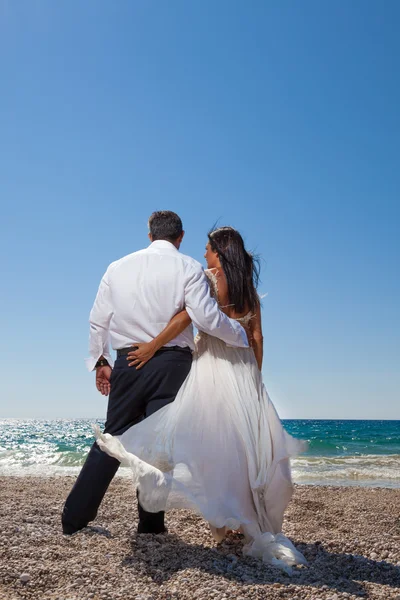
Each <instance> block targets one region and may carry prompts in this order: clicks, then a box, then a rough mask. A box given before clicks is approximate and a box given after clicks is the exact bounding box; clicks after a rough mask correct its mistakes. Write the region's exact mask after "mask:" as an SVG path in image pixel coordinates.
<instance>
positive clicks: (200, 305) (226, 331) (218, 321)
mask: <svg viewBox="0 0 400 600" xmlns="http://www.w3.org/2000/svg"><path fill="white" fill-rule="evenodd" d="M185 308H186V310H187V312H188V315H189V317H190V318H191V319H192V321H193V323H194V324H195V325H196V327H197V329H199V330H200V331H204V332H205V333H208V334H210V335H213V336H214V337H218V338H220V339H221V340H222V341H224V342H225V343H226V344H228V345H229V346H236V347H239V348H248V347H249V344H248V341H247V335H246V332H245V330H244V329H243V327H242V326H241V325H240V324H239V323H238V322H237V321H235V320H234V319H230V318H229V317H227V316H226V315H225V314H224V313H223V312H222V311H221V310H220V309H219V307H218V304H217V302H216V301H215V300H214V298H212V296H211V293H210V286H209V284H208V281H207V277H206V275H205V273H204V271H203V269H202V268H201V267H200V265H199V266H197V265H193V266H191V269H190V272H189V275H188V279H187V282H186V286H185Z"/></svg>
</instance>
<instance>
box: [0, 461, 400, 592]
mask: <svg viewBox="0 0 400 600" xmlns="http://www.w3.org/2000/svg"><path fill="white" fill-rule="evenodd" d="M82 466H83V463H82V465H79V466H73V467H65V466H57V465H32V466H31V467H16V468H15V470H13V469H12V468H7V469H1V468H0V480H1V479H2V478H8V477H9V478H15V479H22V480H23V479H36V478H37V479H45V480H46V479H52V478H54V479H63V478H67V479H74V478H76V477H77V475H78V474H79V472H80V470H81V468H82ZM292 470H293V467H292ZM130 474H131V471H130V469H129V467H120V468H119V470H118V471H117V473H116V475H115V477H116V478H117V479H123V480H129V477H130ZM293 483H294V486H299V487H310V488H313V487H328V488H361V489H391V490H400V481H391V480H387V479H385V478H382V479H381V480H379V479H374V480H371V479H365V480H363V478H361V477H353V478H351V477H350V476H349V477H348V478H347V479H345V478H342V479H335V478H334V477H332V478H322V479H317V478H314V479H312V478H307V477H306V476H305V475H303V476H302V477H301V478H299V477H296V476H294V477H293ZM399 600H400V599H399Z"/></svg>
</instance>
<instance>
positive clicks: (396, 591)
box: [0, 475, 400, 600]
mask: <svg viewBox="0 0 400 600" xmlns="http://www.w3.org/2000/svg"><path fill="white" fill-rule="evenodd" d="M73 478H74V476H72V475H71V476H65V477H46V478H45V477H36V478H35V477H9V476H0V489H1V494H0V599H1V600H21V599H28V598H29V599H32V600H36V599H37V600H59V599H62V600H65V599H68V600H89V599H91V600H118V599H120V598H121V599H122V598H124V600H125V599H126V600H128V599H129V600H130V599H131V598H132V599H137V600H172V599H173V598H174V599H175V598H177V599H181V598H182V599H183V600H186V599H187V600H189V599H190V600H192V599H193V598H194V599H195V598H197V599H198V600H206V599H207V600H208V599H209V598H210V599H211V598H214V599H216V600H219V599H220V598H221V600H225V599H228V598H233V599H236V600H239V599H242V600H243V599H246V600H250V599H251V600H254V599H260V600H264V599H268V600H269V599H271V600H275V599H278V598H280V599H281V598H286V599H287V600H295V598H297V599H298V600H303V599H304V600H332V599H333V600H342V599H344V598H347V599H351V600H356V599H358V600H359V599H360V598H381V599H383V600H395V599H396V600H398V598H400V519H399V515H400V490H399V489H389V488H366V487H338V486H329V485H327V486H306V485H295V492H294V496H293V499H292V501H291V503H290V505H289V507H288V510H287V513H286V517H285V521H284V526H283V532H284V533H285V534H286V535H287V536H288V537H289V538H290V539H291V540H292V541H293V542H294V543H295V545H296V546H297V547H298V548H299V550H301V551H302V552H303V553H304V554H305V556H306V558H307V560H308V562H309V566H308V567H307V568H304V567H301V568H297V569H295V574H294V575H293V576H292V577H289V576H288V575H286V574H285V573H284V572H283V571H280V570H278V569H275V568H273V567H271V566H267V565H265V564H263V563H262V562H261V561H260V560H256V559H252V558H248V557H246V558H245V557H243V556H242V547H243V540H242V539H241V536H240V535H238V534H230V535H229V536H228V538H227V539H226V540H225V541H224V542H223V543H222V544H220V545H217V544H216V543H215V542H214V541H213V539H212V538H211V535H210V533H209V530H208V526H207V524H206V523H205V522H204V521H203V520H202V519H201V518H200V517H198V516H197V515H194V514H192V513H190V512H188V511H177V510H175V511H171V512H170V513H168V514H167V516H166V522H167V526H168V529H169V533H168V534H167V535H159V536H152V535H150V536H146V535H137V534H136V524H137V511H136V506H135V502H134V494H133V490H132V486H131V484H130V482H129V481H128V480H127V479H126V478H124V477H118V478H116V479H115V480H114V481H113V482H112V484H111V486H110V488H109V490H108V492H107V494H106V496H105V498H104V501H103V503H102V505H101V507H100V510H99V514H98V517H97V519H96V521H94V522H93V523H92V525H93V528H92V529H87V530H85V531H83V532H81V533H78V534H76V535H74V536H63V535H62V533H61V525H60V515H61V510H62V506H63V502H64V500H65V497H66V495H67V494H68V492H69V490H70V488H71V485H72V482H73ZM96 528H97V529H96ZM22 574H26V575H27V576H28V577H29V581H27V583H22V582H21V580H20V576H21V575H22Z"/></svg>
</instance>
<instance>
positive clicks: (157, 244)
mask: <svg viewBox="0 0 400 600" xmlns="http://www.w3.org/2000/svg"><path fill="white" fill-rule="evenodd" d="M149 248H168V249H169V250H175V252H178V248H177V247H176V246H174V245H173V244H171V242H168V241H167V240H156V241H155V242H152V243H151V244H150V246H149Z"/></svg>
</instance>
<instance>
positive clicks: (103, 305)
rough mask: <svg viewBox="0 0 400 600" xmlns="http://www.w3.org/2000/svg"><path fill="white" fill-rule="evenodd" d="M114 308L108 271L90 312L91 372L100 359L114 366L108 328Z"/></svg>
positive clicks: (87, 360) (88, 366)
mask: <svg viewBox="0 0 400 600" xmlns="http://www.w3.org/2000/svg"><path fill="white" fill-rule="evenodd" d="M112 314H113V313H112V308H111V301H110V286H109V284H108V271H106V273H105V275H104V277H103V279H102V280H101V282H100V286H99V290H98V292H97V296H96V300H95V301H94V304H93V308H92V310H91V312H90V317H89V323H90V333H89V354H90V356H89V358H87V359H86V366H87V368H88V369H89V371H93V369H94V367H95V364H96V362H97V361H98V359H99V358H101V357H104V358H105V359H106V360H107V361H108V363H109V364H110V365H111V366H113V364H114V362H113V360H112V358H111V354H110V347H109V340H108V328H109V325H110V320H111V317H112Z"/></svg>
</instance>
